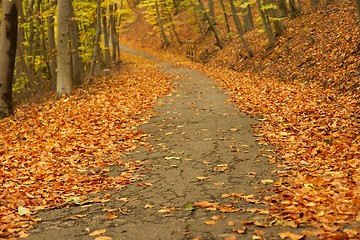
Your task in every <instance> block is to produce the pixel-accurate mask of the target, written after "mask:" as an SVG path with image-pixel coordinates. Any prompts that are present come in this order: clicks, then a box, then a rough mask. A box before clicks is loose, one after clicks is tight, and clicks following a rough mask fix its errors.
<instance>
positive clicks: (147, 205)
mask: <svg viewBox="0 0 360 240" xmlns="http://www.w3.org/2000/svg"><path fill="white" fill-rule="evenodd" d="M153 207H154V205H150V204H146V205H145V206H144V208H145V209H149V208H153Z"/></svg>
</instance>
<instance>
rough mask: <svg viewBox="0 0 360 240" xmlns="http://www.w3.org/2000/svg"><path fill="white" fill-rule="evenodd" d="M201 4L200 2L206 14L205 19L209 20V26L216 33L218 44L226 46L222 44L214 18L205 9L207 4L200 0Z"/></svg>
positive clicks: (222, 46)
mask: <svg viewBox="0 0 360 240" xmlns="http://www.w3.org/2000/svg"><path fill="white" fill-rule="evenodd" d="M198 2H199V4H200V8H201V11H202V12H203V14H204V17H205V19H206V20H207V22H208V23H209V27H210V29H211V31H212V32H213V33H214V36H215V39H216V42H217V44H218V45H219V47H220V48H221V49H222V48H224V45H223V44H222V42H221V40H220V34H219V33H218V31H217V29H216V27H215V23H214V21H213V19H212V18H211V17H210V16H209V14H208V13H207V12H206V10H205V6H204V3H203V2H202V0H198Z"/></svg>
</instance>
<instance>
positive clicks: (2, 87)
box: [0, 0, 18, 118]
mask: <svg viewBox="0 0 360 240" xmlns="http://www.w3.org/2000/svg"><path fill="white" fill-rule="evenodd" d="M16 5H17V4H16V1H15V0H8V1H2V6H1V7H2V9H1V10H2V16H1V28H0V30H1V31H0V96H1V98H0V118H4V117H7V116H9V115H11V114H13V102H12V82H13V78H14V68H15V57H16V45H17V34H18V33H17V28H18V7H17V6H16Z"/></svg>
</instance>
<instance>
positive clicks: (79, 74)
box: [60, 0, 85, 86]
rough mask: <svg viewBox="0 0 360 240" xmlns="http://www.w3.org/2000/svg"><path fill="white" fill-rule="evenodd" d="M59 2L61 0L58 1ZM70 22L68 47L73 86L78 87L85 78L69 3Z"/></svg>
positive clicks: (76, 26)
mask: <svg viewBox="0 0 360 240" xmlns="http://www.w3.org/2000/svg"><path fill="white" fill-rule="evenodd" d="M60 1H61V0H60ZM69 8H70V18H69V19H70V20H69V31H70V47H71V62H72V69H73V71H72V72H73V76H72V78H73V82H74V85H76V86H79V85H81V83H82V80H83V79H84V77H85V71H84V64H83V62H82V60H81V58H80V51H79V39H78V35H79V30H78V28H79V26H78V24H77V22H76V18H75V11H74V6H73V5H72V4H71V2H70V6H69Z"/></svg>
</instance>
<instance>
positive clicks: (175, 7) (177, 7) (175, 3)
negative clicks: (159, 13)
mask: <svg viewBox="0 0 360 240" xmlns="http://www.w3.org/2000/svg"><path fill="white" fill-rule="evenodd" d="M173 5H174V10H175V12H174V15H176V14H178V13H179V3H178V2H177V0H173Z"/></svg>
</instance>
